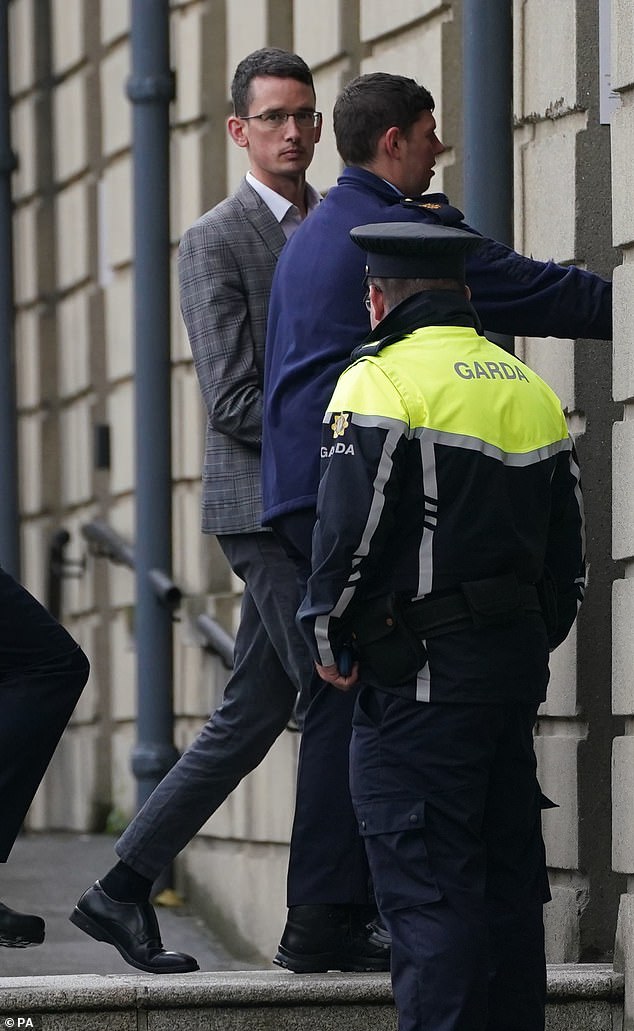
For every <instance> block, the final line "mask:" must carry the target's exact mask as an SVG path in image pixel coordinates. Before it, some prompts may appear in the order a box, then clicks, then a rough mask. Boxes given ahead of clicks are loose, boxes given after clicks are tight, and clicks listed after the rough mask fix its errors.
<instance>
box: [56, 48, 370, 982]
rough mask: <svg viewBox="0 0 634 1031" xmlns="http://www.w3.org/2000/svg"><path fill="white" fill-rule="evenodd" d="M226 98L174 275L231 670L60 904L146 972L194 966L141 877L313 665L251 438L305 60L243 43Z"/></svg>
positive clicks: (219, 796) (264, 745) (301, 212)
mask: <svg viewBox="0 0 634 1031" xmlns="http://www.w3.org/2000/svg"><path fill="white" fill-rule="evenodd" d="M232 97H233V102H234V110H235V114H234V115H233V116H232V117H230V118H229V120H228V123H227V128H228V131H229V134H230V136H231V138H232V140H233V142H234V143H235V144H236V145H237V146H239V147H242V148H244V149H245V150H246V151H247V154H248V158H249V164H250V171H249V172H248V173H247V175H246V177H245V178H244V179H243V180H242V182H241V183H240V185H239V186H238V188H237V190H236V192H235V193H234V194H233V195H232V196H230V197H228V198H227V199H226V200H224V201H222V202H221V203H220V204H218V205H217V206H216V207H215V208H212V210H211V211H208V212H207V213H206V214H205V215H203V216H202V217H201V218H200V219H199V220H198V221H197V222H196V223H195V224H194V225H193V226H192V227H191V228H190V229H189V230H188V231H187V232H186V233H185V235H184V236H183V239H182V241H181V246H180V251H179V276H180V290H181V308H182V313H183V318H184V320H185V324H186V326H187V332H188V334H189V340H190V344H191V348H192V354H193V357H194V364H195V367H196V372H197V374H198V379H199V383H200V388H201V392H202V395H203V399H204V401H205V405H206V408H207V433H206V447H205V462H204V469H203V495H202V529H203V532H204V533H210V534H216V536H217V538H218V541H219V543H220V546H221V548H222V550H223V552H224V554H225V555H226V557H227V559H228V561H229V563H230V565H231V567H232V569H233V570H234V572H235V573H236V574H237V575H238V576H239V577H240V578H241V579H242V580H243V581H244V584H245V587H244V596H243V601H242V610H241V618H240V626H239V628H238V633H237V637H236V645H235V657H234V670H233V675H232V677H231V679H230V681H229V683H228V685H227V688H226V691H225V695H224V698H223V701H222V704H221V705H220V707H219V708H218V709H217V711H216V712H215V713H214V714H213V715H212V717H211V718H210V720H209V721H208V723H207V724H206V725H205V726H204V727H203V729H202V730H201V732H200V734H199V735H198V737H197V738H196V740H195V741H194V742H193V744H192V745H191V746H190V747H189V748H188V749H187V751H186V752H185V753H184V754H183V755H182V757H181V758H180V760H179V761H178V762H177V763H176V765H175V766H174V767H173V768H172V770H171V771H170V772H169V773H168V774H167V776H166V777H165V778H164V779H163V781H162V782H161V783H160V784H159V785H158V787H157V788H156V790H155V791H154V792H153V794H152V796H151V797H150V798H149V799H148V801H147V802H146V804H145V806H144V807H143V809H142V810H141V811H140V813H139V814H138V815H137V816H136V817H135V818H134V820H133V821H132V822H131V824H130V825H129V826H128V828H127V829H126V831H125V832H124V834H123V835H122V837H121V838H120V839H119V841H118V842H117V843H116V846H115V848H116V852H117V855H118V856H119V859H120V861H119V862H118V863H117V864H116V865H115V866H114V867H113V868H112V870H110V871H109V872H108V873H107V874H106V876H105V877H103V878H102V879H101V881H97V882H96V884H95V885H93V886H92V887H91V888H89V889H88V891H87V892H85V893H84V895H83V896H82V898H81V899H80V900H79V902H78V903H77V906H76V908H75V910H74V912H73V914H72V916H71V920H72V921H73V923H75V924H76V925H77V926H79V927H80V928H81V929H82V930H84V931H86V933H88V934H90V935H91V936H92V937H94V938H97V940H99V941H107V942H109V943H110V944H112V945H114V946H115V948H117V949H118V951H119V952H120V953H121V955H122V956H123V958H124V959H125V960H126V961H127V962H128V963H130V964H131V965H132V966H135V967H137V968H139V969H141V970H147V971H150V972H154V973H174V972H182V971H188V970H196V969H197V963H196V960H195V959H194V958H193V957H191V956H187V955H185V954H182V953H173V952H167V951H166V950H165V949H164V948H163V945H162V942H161V939H160V933H159V929H158V924H157V920H156V915H155V913H154V910H153V908H152V906H151V904H150V902H149V897H150V890H151V887H152V883H153V881H154V880H155V879H156V878H157V877H158V875H159V874H160V873H161V871H162V870H163V869H164V868H165V867H166V866H167V865H168V864H169V863H170V862H171V861H172V860H173V859H174V857H175V856H176V855H177V853H178V852H179V851H180V850H181V849H182V848H184V846H185V845H186V844H187V843H188V842H189V841H190V840H191V838H192V837H193V836H194V834H195V833H196V832H197V831H198V830H199V829H200V827H201V826H202V825H203V823H204V822H205V821H206V820H207V819H208V817H209V816H210V815H211V814H212V813H213V812H214V811H215V810H216V809H217V808H218V806H219V805H220V804H221V803H222V802H223V801H224V800H225V799H226V798H227V796H228V795H229V794H230V793H231V791H233V789H234V788H235V786H236V785H237V784H238V783H239V781H240V780H241V779H242V778H243V777H244V776H245V775H246V774H247V773H249V772H250V771H251V770H252V769H254V767H256V766H257V765H258V764H259V763H260V762H261V761H262V759H263V758H264V756H265V755H266V753H267V752H268V750H269V748H270V747H271V745H272V744H273V742H274V741H275V739H276V738H277V737H278V735H279V734H280V733H281V732H282V730H283V729H284V728H285V726H286V725H287V723H288V720H289V718H290V716H291V715H292V713H293V709H294V706H295V702H296V699H297V694H298V691H300V690H301V688H302V687H305V686H306V685H307V684H308V683H309V681H310V679H311V676H312V675H313V672H312V663H311V661H310V658H309V655H308V649H307V648H306V646H305V644H304V643H303V641H302V639H301V638H300V636H299V631H298V630H297V629H296V626H295V613H296V611H297V608H298V605H299V600H300V599H299V594H298V583H297V576H296V572H295V567H294V565H293V564H292V563H291V561H290V559H289V558H288V557H287V555H286V552H285V551H284V550H283V549H282V547H281V545H280V544H278V542H277V539H276V538H275V536H274V535H273V533H271V532H270V531H268V530H263V529H262V526H261V491H260V440H261V419H262V385H263V371H264V342H265V335H266V319H267V311H268V300H269V293H270V289H271V282H272V279H273V272H274V269H275V265H276V262H277V259H278V257H279V255H280V252H281V251H282V248H283V246H284V244H285V243H286V240H287V239H288V238H289V236H291V234H292V233H293V232H294V230H295V229H296V228H297V226H298V225H300V224H301V222H302V220H303V219H304V218H305V217H306V216H307V215H308V213H309V212H310V210H311V209H312V208H314V207H315V206H316V205H317V204H318V203H319V200H320V198H319V196H318V194H317V193H316V191H315V190H314V189H313V188H312V187H311V186H310V185H308V184H307V183H306V179H305V173H306V169H307V168H308V165H309V164H310V162H311V160H312V157H313V151H314V148H315V144H316V143H317V142H318V140H319V136H320V133H321V115H320V114H319V112H317V111H315V91H314V86H313V79H312V75H311V72H310V69H309V68H308V66H307V65H306V64H305V63H304V61H303V60H302V59H301V58H300V57H298V56H297V55H296V54H290V53H287V52H286V51H283V50H278V49H273V48H265V49H263V50H258V51H256V52H255V53H253V54H250V55H249V56H248V57H246V58H245V59H244V60H243V61H242V62H241V63H240V64H239V65H238V68H237V70H236V74H235V76H234V79H233V83H232ZM299 908H301V907H299ZM305 908H306V909H307V910H308V909H310V908H311V907H305ZM305 915H307V916H308V918H309V919H308V926H307V928H306V929H305V933H304V940H303V943H302V949H303V952H304V953H305V954H306V957H307V958H306V962H305V963H304V969H325V968H324V967H323V966H320V965H317V966H315V965H314V963H315V961H316V959H317V958H321V959H323V951H324V949H323V943H322V938H321V937H320V938H319V940H318V941H316V940H314V939H313V938H311V935H315V934H319V935H321V936H322V937H323V933H324V932H323V919H320V921H319V928H318V929H317V928H316V927H315V920H314V919H312V920H311V919H310V918H311V915H312V916H314V914H311V913H308V914H305ZM300 916H301V914H300ZM333 917H334V920H333V922H332V923H331V926H330V928H329V934H330V938H331V940H332V941H335V942H336V949H337V950H338V951H337V954H336V955H334V956H332V957H329V965H336V964H338V965H339V966H340V968H341V969H359V966H358V963H359V959H358V957H357V956H356V955H354V953H355V952H356V951H358V948H359V944H358V938H359V930H358V929H354V933H353V932H352V931H351V930H350V928H349V927H348V926H346V927H345V928H343V929H342V928H341V927H339V924H338V921H337V919H336V917H337V914H336V913H335V914H333ZM366 938H367V935H366V936H365V937H363V938H362V949H363V948H365V949H366V950H369V952H370V953H371V954H372V955H371V956H370V957H369V959H370V961H372V960H376V959H377V957H378V960H379V965H378V966H377V967H376V969H387V953H386V950H385V949H381V948H378V947H377V946H376V945H373V944H371V943H369V944H367V945H366V944H365V940H366ZM363 958H364V957H362V959H363ZM331 959H332V960H333V962H332V963H331ZM306 963H307V964H308V965H306ZM354 964H357V965H354ZM362 968H363V967H362Z"/></svg>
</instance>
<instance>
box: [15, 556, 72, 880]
mask: <svg viewBox="0 0 634 1031" xmlns="http://www.w3.org/2000/svg"><path fill="white" fill-rule="evenodd" d="M88 673H89V665H88V660H87V658H86V656H85V655H84V653H83V651H82V650H81V648H80V647H79V646H78V645H77V643H76V642H75V641H74V640H73V638H72V637H71V636H70V634H68V633H67V631H66V630H65V629H64V628H63V627H62V626H60V624H59V623H58V622H57V621H56V620H55V619H53V617H52V616H51V615H50V614H49V613H48V612H47V611H46V609H45V608H44V607H43V606H42V605H40V603H39V602H38V601H36V599H35V598H33V597H32V595H30V594H29V592H28V591H27V590H26V589H25V588H24V587H23V586H22V585H21V584H19V583H17V581H16V580H14V579H13V577H12V576H10V575H9V574H8V573H6V572H5V571H4V570H2V569H0V862H1V863H5V862H6V861H7V859H8V856H9V853H10V851H11V849H12V847H13V844H14V842H15V839H16V837H17V835H18V832H19V830H20V828H21V826H22V824H23V822H24V818H25V816H26V814H27V811H28V808H29V806H30V804H31V802H32V801H33V797H34V795H35V792H36V791H37V788H38V786H39V783H40V781H41V780H42V777H43V776H44V773H45V771H46V767H47V766H48V764H49V762H50V760H51V757H52V755H53V752H54V751H55V748H56V746H57V744H58V742H59V739H60V737H61V736H62V733H63V731H64V728H65V726H66V724H67V723H68V720H69V719H70V716H71V713H72V711H73V709H74V708H75V705H76V704H77V700H78V698H79V696H80V694H81V692H82V690H83V687H84V685H85V683H86V681H87V680H88Z"/></svg>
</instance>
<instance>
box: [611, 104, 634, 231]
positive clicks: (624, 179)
mask: <svg viewBox="0 0 634 1031" xmlns="http://www.w3.org/2000/svg"><path fill="white" fill-rule="evenodd" d="M630 97H631V94H628V103H627V105H624V106H623V107H622V108H620V110H618V111H615V112H614V114H613V116H612V132H611V137H610V138H611V141H612V174H613V176H614V180H615V182H618V184H619V194H620V196H622V197H632V196H634V162H633V161H632V154H633V153H634V103H633V102H632V100H631V99H630ZM632 240H634V205H632V204H630V203H623V204H615V205H614V206H613V208H612V242H613V243H614V246H615V247H622V246H624V245H626V244H628V243H631V242H632Z"/></svg>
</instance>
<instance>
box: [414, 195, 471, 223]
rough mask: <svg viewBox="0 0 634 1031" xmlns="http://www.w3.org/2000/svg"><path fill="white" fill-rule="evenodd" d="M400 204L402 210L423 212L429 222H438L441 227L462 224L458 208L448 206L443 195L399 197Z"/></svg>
mask: <svg viewBox="0 0 634 1031" xmlns="http://www.w3.org/2000/svg"><path fill="white" fill-rule="evenodd" d="M400 203H401V205H402V207H404V208H418V209H419V210H420V211H421V212H422V211H424V212H425V214H426V215H427V216H428V217H431V220H433V221H438V222H440V223H441V225H445V226H455V225H459V224H460V223H461V222H464V215H463V213H462V211H460V210H459V208H454V206H453V204H449V202H448V200H447V198H446V197H445V195H444V193H432V194H423V196H422V197H401V200H400Z"/></svg>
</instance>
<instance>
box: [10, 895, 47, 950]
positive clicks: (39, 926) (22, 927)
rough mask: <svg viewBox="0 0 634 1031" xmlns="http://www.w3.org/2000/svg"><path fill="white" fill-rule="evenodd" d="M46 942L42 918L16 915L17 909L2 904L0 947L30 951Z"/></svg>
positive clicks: (26, 914) (21, 914)
mask: <svg viewBox="0 0 634 1031" xmlns="http://www.w3.org/2000/svg"><path fill="white" fill-rule="evenodd" d="M43 941H44V921H43V920H42V917H41V916H30V915H29V914H28V913H16V911H15V909H9V907H8V906H5V905H3V903H2V902H0V945H4V946H5V947H6V948H7V949H28V948H29V946H30V945H41V944H42V942H43Z"/></svg>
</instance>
